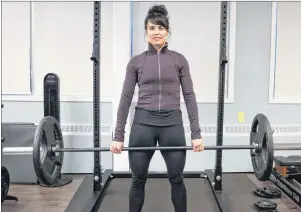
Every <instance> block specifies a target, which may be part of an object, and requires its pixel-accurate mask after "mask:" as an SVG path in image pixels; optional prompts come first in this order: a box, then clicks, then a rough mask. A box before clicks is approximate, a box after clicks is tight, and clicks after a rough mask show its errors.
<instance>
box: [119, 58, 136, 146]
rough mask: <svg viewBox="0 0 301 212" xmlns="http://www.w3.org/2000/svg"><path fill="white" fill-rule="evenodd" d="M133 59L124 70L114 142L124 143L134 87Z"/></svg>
mask: <svg viewBox="0 0 301 212" xmlns="http://www.w3.org/2000/svg"><path fill="white" fill-rule="evenodd" d="M135 67H136V65H135V57H133V58H131V60H130V61H129V63H128V65H127V68H126V76H125V79H124V82H123V88H122V93H121V97H120V101H119V106H118V111H117V120H116V127H115V133H114V138H113V140H114V141H119V142H124V133H125V130H124V129H125V125H126V120H127V117H128V114H129V108H130V106H131V103H132V99H133V95H134V91H135V86H136V80H137V77H136V68H135Z"/></svg>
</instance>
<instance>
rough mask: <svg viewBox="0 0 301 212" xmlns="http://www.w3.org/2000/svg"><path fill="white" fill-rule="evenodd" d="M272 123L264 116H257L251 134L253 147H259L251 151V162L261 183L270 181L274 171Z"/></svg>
mask: <svg viewBox="0 0 301 212" xmlns="http://www.w3.org/2000/svg"><path fill="white" fill-rule="evenodd" d="M272 132H273V131H272V127H271V125H270V122H269V121H268V119H267V117H266V116H265V115H263V114H257V115H256V116H255V117H254V119H253V122H252V126H251V132H250V143H251V145H256V144H257V145H258V148H257V149H251V150H250V154H251V160H252V166H253V170H254V174H255V176H256V177H257V178H258V180H260V181H266V180H268V179H269V177H270V175H271V173H272V169H273V159H274V141H273V133H272Z"/></svg>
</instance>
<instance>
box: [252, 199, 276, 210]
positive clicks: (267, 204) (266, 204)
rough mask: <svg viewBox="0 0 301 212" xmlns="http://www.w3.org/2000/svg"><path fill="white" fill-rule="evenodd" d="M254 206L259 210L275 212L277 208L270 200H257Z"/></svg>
mask: <svg viewBox="0 0 301 212" xmlns="http://www.w3.org/2000/svg"><path fill="white" fill-rule="evenodd" d="M254 205H255V206H256V207H257V208H258V209H261V210H275V209H276V208H277V204H276V203H275V202H272V201H270V200H267V199H265V200H258V201H256V202H254Z"/></svg>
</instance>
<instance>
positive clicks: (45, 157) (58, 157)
mask: <svg viewBox="0 0 301 212" xmlns="http://www.w3.org/2000/svg"><path fill="white" fill-rule="evenodd" d="M52 147H58V148H64V141H63V135H62V131H61V128H60V125H59V122H58V121H57V120H56V119H55V118H54V117H52V116H47V117H44V118H43V119H42V120H41V121H40V123H39V125H38V127H37V129H36V133H35V138H34V147H33V164H34V169H35V172H36V175H37V178H38V180H39V181H40V183H42V184H44V185H48V186H50V185H52V184H53V183H54V182H56V180H57V178H58V177H59V176H60V174H61V169H62V165H63V160H64V154H63V152H57V153H54V152H53V151H51V150H52Z"/></svg>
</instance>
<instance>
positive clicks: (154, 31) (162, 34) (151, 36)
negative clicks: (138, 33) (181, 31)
mask: <svg viewBox="0 0 301 212" xmlns="http://www.w3.org/2000/svg"><path fill="white" fill-rule="evenodd" d="M146 36H147V40H148V42H149V43H150V44H152V45H153V46H157V47H162V45H164V43H165V41H166V39H167V36H168V31H167V30H166V29H165V28H164V27H163V26H161V25H155V24H153V23H151V22H148V23H147V28H146Z"/></svg>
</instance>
